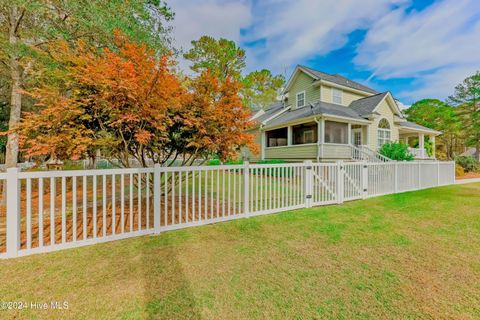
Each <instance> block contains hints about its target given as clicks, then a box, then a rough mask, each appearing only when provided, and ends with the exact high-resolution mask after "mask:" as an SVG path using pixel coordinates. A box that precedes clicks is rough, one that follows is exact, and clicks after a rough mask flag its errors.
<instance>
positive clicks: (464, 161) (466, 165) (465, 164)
mask: <svg viewBox="0 0 480 320" xmlns="http://www.w3.org/2000/svg"><path fill="white" fill-rule="evenodd" d="M455 161H456V163H457V164H458V165H460V166H461V167H462V168H463V169H464V170H465V172H471V171H476V170H477V169H478V167H479V165H478V162H477V160H475V158H474V157H471V156H458V157H456V158H455Z"/></svg>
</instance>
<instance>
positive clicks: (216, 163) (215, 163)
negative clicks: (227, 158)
mask: <svg viewBox="0 0 480 320" xmlns="http://www.w3.org/2000/svg"><path fill="white" fill-rule="evenodd" d="M221 164H222V162H221V161H220V159H210V160H208V161H207V165H208V166H219V165H221Z"/></svg>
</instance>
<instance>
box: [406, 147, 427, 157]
mask: <svg viewBox="0 0 480 320" xmlns="http://www.w3.org/2000/svg"><path fill="white" fill-rule="evenodd" d="M408 151H409V152H410V153H411V154H412V155H413V156H414V157H415V159H429V158H431V157H430V156H429V155H428V153H427V150H425V148H408Z"/></svg>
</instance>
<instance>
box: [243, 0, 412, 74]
mask: <svg viewBox="0 0 480 320" xmlns="http://www.w3.org/2000/svg"><path fill="white" fill-rule="evenodd" d="M405 2H406V1H405V0H362V1H361V3H360V2H357V3H354V2H353V1H350V0H322V1H318V0H297V1H291V0H264V1H262V2H261V4H258V5H257V6H256V7H255V11H256V12H257V15H256V16H255V19H254V27H253V31H252V33H251V34H249V36H248V37H247V38H246V39H245V40H247V41H248V40H258V39H264V40H265V48H264V50H261V51H254V52H253V54H256V57H255V59H256V60H257V61H259V62H260V63H262V62H263V63H268V65H269V66H270V67H271V68H273V69H281V68H283V67H284V66H288V65H292V64H297V63H298V62H300V61H301V60H304V59H305V58H307V57H309V56H315V55H319V54H320V55H321V54H326V53H328V52H330V51H332V50H335V49H338V48H341V47H342V46H344V45H345V44H346V42H347V41H348V34H349V33H350V32H352V31H354V30H356V29H363V28H368V27H369V26H370V25H371V24H372V23H373V22H374V21H375V20H377V19H379V18H381V17H382V16H383V15H385V14H387V13H388V12H389V11H390V10H392V9H393V6H394V5H399V4H402V3H405Z"/></svg>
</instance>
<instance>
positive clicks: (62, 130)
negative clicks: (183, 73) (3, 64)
mask: <svg viewBox="0 0 480 320" xmlns="http://www.w3.org/2000/svg"><path fill="white" fill-rule="evenodd" d="M116 44H117V50H115V51H110V50H104V51H103V52H101V53H98V52H95V51H93V50H90V49H89V48H85V46H84V45H83V44H82V43H79V44H78V46H77V47H76V48H73V49H72V48H69V47H68V46H67V45H66V44H64V45H61V46H60V47H58V48H56V50H55V51H54V52H55V58H56V59H57V60H58V61H59V62H60V64H61V65H62V66H64V68H63V69H62V70H61V72H59V74H60V75H61V76H60V77H59V79H60V81H52V83H53V84H50V85H48V86H44V87H40V88H37V89H35V90H33V91H32V92H29V94H30V95H31V96H32V97H33V98H35V99H36V100H37V101H38V103H37V106H38V108H39V112H37V113H28V114H25V117H24V120H23V121H22V124H21V126H20V128H19V133H20V137H21V141H20V142H21V146H22V148H23V150H24V151H25V152H26V154H27V156H31V157H38V156H53V157H56V158H58V159H79V158H82V157H85V155H86V154H94V153H95V152H96V151H97V150H101V151H102V154H103V155H104V156H106V157H108V158H109V159H116V160H119V162H120V163H121V165H122V166H124V167H130V166H131V159H132V158H133V159H136V160H137V161H139V162H140V163H141V164H142V165H143V166H147V160H148V159H151V160H153V161H154V162H155V163H160V164H171V163H173V161H172V160H174V159H181V161H182V165H191V164H192V163H193V162H194V161H195V160H197V159H206V158H208V157H210V156H212V155H219V156H220V157H221V158H222V159H226V158H230V157H233V156H235V154H236V152H237V150H238V149H239V148H240V147H242V146H249V147H250V148H252V149H254V150H255V148H256V147H255V146H254V144H253V137H252V136H250V135H248V134H246V133H245V129H247V128H248V127H249V125H250V124H249V122H248V120H247V119H248V115H247V113H246V111H245V110H244V109H243V107H242V103H241V100H240V97H239V95H238V92H239V84H238V83H237V82H235V81H230V80H229V81H225V82H224V83H219V82H218V81H217V79H215V77H213V76H212V75H211V74H210V73H208V72H204V73H202V74H201V75H200V76H199V77H198V78H196V79H191V80H189V81H187V82H186V83H189V86H188V87H184V86H182V84H181V83H180V81H179V80H178V78H177V76H176V75H175V73H174V72H173V71H172V65H173V61H172V60H171V57H169V56H160V57H158V56H157V55H156V54H155V53H154V52H152V51H151V50H149V49H148V48H146V47H145V46H142V45H138V44H135V43H132V42H130V41H129V40H128V39H127V38H125V37H122V36H120V35H117V41H116Z"/></svg>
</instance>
